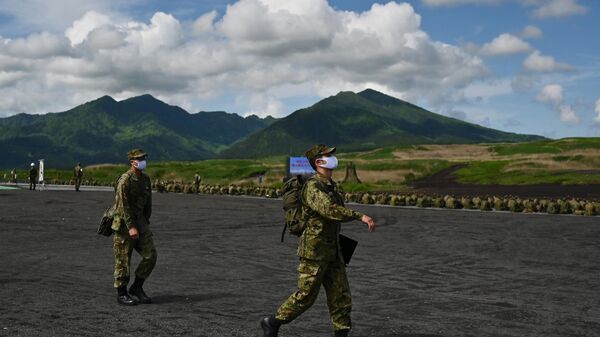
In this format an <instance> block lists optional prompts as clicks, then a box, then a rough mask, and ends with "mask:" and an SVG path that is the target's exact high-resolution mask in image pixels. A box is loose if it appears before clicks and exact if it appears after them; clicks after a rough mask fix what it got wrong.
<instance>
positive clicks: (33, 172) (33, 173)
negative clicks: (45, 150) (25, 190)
mask: <svg viewBox="0 0 600 337" xmlns="http://www.w3.org/2000/svg"><path fill="white" fill-rule="evenodd" d="M37 178H38V170H37V168H36V167H35V166H31V168H30V169H29V189H30V190H35V184H37Z"/></svg>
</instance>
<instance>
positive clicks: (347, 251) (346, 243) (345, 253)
mask: <svg viewBox="0 0 600 337" xmlns="http://www.w3.org/2000/svg"><path fill="white" fill-rule="evenodd" d="M339 238H340V248H341V249H342V257H343V258H344V263H345V264H349V263H350V259H352V254H354V250H355V249H356V246H357V245H358V241H356V240H353V239H351V238H349V237H347V236H345V235H342V234H340V235H339Z"/></svg>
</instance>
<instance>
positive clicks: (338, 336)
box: [334, 330, 350, 337]
mask: <svg viewBox="0 0 600 337" xmlns="http://www.w3.org/2000/svg"><path fill="white" fill-rule="evenodd" d="M348 332H350V330H338V331H335V334H334V336H335V337H348Z"/></svg>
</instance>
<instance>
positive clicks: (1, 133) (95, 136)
mask: <svg viewBox="0 0 600 337" xmlns="http://www.w3.org/2000/svg"><path fill="white" fill-rule="evenodd" d="M274 121H275V119H274V118H272V117H268V118H265V119H261V118H258V117H256V116H250V117H246V118H243V117H240V116H239V115H236V114H229V113H226V112H223V111H201V112H198V113H195V114H189V113H188V112H186V111H185V110H183V109H181V108H179V107H176V106H171V105H168V104H166V103H164V102H162V101H160V100H157V99H156V98H154V97H152V96H150V95H143V96H138V97H133V98H130V99H126V100H123V101H120V102H117V101H115V100H114V99H113V98H111V97H109V96H104V97H101V98H99V99H97V100H94V101H91V102H88V103H85V104H83V105H80V106H78V107H75V108H73V109H71V110H68V111H65V112H60V113H49V114H45V115H28V114H19V115H16V116H12V117H8V118H3V119H0V167H6V168H10V167H13V166H15V167H23V166H27V165H28V163H29V162H31V161H35V160H37V159H40V158H44V159H46V161H47V162H48V163H51V165H52V166H53V167H71V166H73V165H75V163H77V162H78V161H80V162H82V163H84V164H90V163H105V162H106V163H115V162H123V161H125V160H126V157H125V156H126V153H127V151H128V150H130V149H131V148H134V147H141V148H143V149H144V150H145V151H147V152H148V153H149V155H150V158H151V159H152V160H198V159H207V158H212V157H214V156H215V155H216V153H217V152H218V151H220V150H222V149H224V148H226V147H227V146H229V145H231V144H232V143H234V142H236V141H238V140H240V139H241V138H244V137H246V136H248V135H250V134H252V133H254V132H257V131H259V130H261V129H263V128H265V127H266V126H268V125H270V124H272V123H273V122H274Z"/></svg>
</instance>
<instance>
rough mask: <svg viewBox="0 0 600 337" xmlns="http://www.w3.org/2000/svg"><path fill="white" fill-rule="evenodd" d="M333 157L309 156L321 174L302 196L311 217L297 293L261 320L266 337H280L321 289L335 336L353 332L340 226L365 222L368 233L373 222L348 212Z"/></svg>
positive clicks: (322, 151) (326, 151) (316, 151)
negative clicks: (275, 311)
mask: <svg viewBox="0 0 600 337" xmlns="http://www.w3.org/2000/svg"><path fill="white" fill-rule="evenodd" d="M334 152H335V148H329V147H327V146H325V145H323V144H320V145H316V146H314V147H312V148H311V149H310V150H308V151H307V152H306V157H307V158H308V160H309V162H310V164H311V166H312V167H313V168H314V169H315V171H317V174H316V175H315V176H314V177H313V178H311V179H310V180H308V182H307V183H306V187H305V188H304V190H303V193H302V201H303V207H305V211H306V214H308V216H309V218H308V222H307V225H306V229H305V230H304V232H303V233H302V236H301V238H300V242H299V244H298V252H297V254H298V256H299V257H300V263H299V265H298V273H299V275H298V290H297V291H296V292H295V293H293V294H292V295H291V296H290V297H289V298H288V299H287V300H286V301H285V302H284V303H283V304H282V305H281V306H280V307H279V309H278V310H277V314H276V315H274V316H269V317H265V318H263V319H262V320H261V327H262V329H263V332H264V336H265V337H276V336H277V334H278V331H279V327H280V326H281V325H282V324H285V323H289V322H291V321H292V320H294V319H295V318H296V317H298V316H300V315H301V314H302V313H303V312H304V311H306V310H307V309H308V308H310V307H311V306H312V305H313V303H314V302H315V300H316V299H317V296H318V294H319V290H320V288H321V285H323V287H324V288H325V293H326V295H327V305H328V307H329V314H330V316H331V321H332V323H333V328H334V332H335V336H336V337H344V336H348V333H349V331H350V329H351V328H352V325H351V320H350V312H351V309H352V298H351V295H350V287H349V284H348V278H347V276H346V266H345V264H344V260H343V257H342V253H341V249H340V244H339V236H338V235H339V233H340V227H341V222H345V221H352V220H361V221H362V222H364V223H365V224H367V225H368V228H369V231H373V230H374V229H375V223H374V222H373V219H371V218H370V217H369V216H367V215H364V214H362V213H360V212H356V211H353V210H350V209H348V208H346V207H344V200H343V197H342V195H341V194H340V193H339V189H338V187H337V184H336V183H335V182H334V181H333V180H332V178H331V176H332V172H333V169H335V168H336V167H337V158H335V157H334V156H332V155H333V153H334Z"/></svg>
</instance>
